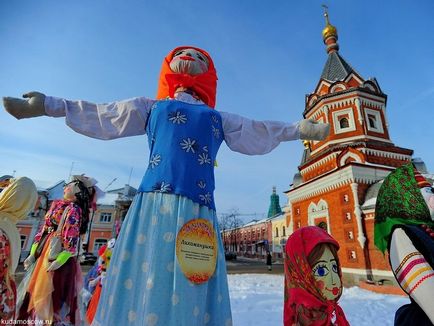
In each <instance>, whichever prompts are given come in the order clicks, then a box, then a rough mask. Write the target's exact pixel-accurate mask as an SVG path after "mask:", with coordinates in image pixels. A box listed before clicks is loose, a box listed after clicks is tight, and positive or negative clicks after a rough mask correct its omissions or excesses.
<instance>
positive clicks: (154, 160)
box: [149, 154, 161, 169]
mask: <svg viewBox="0 0 434 326" xmlns="http://www.w3.org/2000/svg"><path fill="white" fill-rule="evenodd" d="M160 162H161V155H160V154H155V155H152V157H151V159H150V160H149V165H150V166H151V168H152V169H153V168H155V167H156V166H158V164H160Z"/></svg>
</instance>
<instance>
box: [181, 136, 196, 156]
mask: <svg viewBox="0 0 434 326" xmlns="http://www.w3.org/2000/svg"><path fill="white" fill-rule="evenodd" d="M179 144H180V145H181V148H182V149H183V150H184V151H185V152H186V153H189V152H192V153H195V150H196V149H197V143H196V140H194V139H190V137H188V138H187V139H183V140H182V142H180V143H179Z"/></svg>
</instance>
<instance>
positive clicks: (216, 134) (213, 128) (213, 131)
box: [211, 126, 220, 138]
mask: <svg viewBox="0 0 434 326" xmlns="http://www.w3.org/2000/svg"><path fill="white" fill-rule="evenodd" d="M211 128H212V133H213V134H214V137H215V138H220V130H219V129H217V128H216V127H214V126H211Z"/></svg>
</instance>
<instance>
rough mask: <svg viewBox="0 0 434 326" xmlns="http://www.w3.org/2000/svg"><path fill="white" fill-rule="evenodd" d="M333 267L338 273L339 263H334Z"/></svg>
mask: <svg viewBox="0 0 434 326" xmlns="http://www.w3.org/2000/svg"><path fill="white" fill-rule="evenodd" d="M332 269H333V272H335V273H336V274H337V273H338V265H337V264H333V266H332Z"/></svg>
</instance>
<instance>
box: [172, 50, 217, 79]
mask: <svg viewBox="0 0 434 326" xmlns="http://www.w3.org/2000/svg"><path fill="white" fill-rule="evenodd" d="M208 64H209V63H208V59H207V58H206V56H205V55H204V54H202V53H201V52H199V51H197V50H195V49H181V50H179V51H177V52H175V54H174V55H173V58H172V61H170V69H171V70H172V71H173V72H175V73H179V74H188V75H199V74H203V73H204V72H206V71H208Z"/></svg>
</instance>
